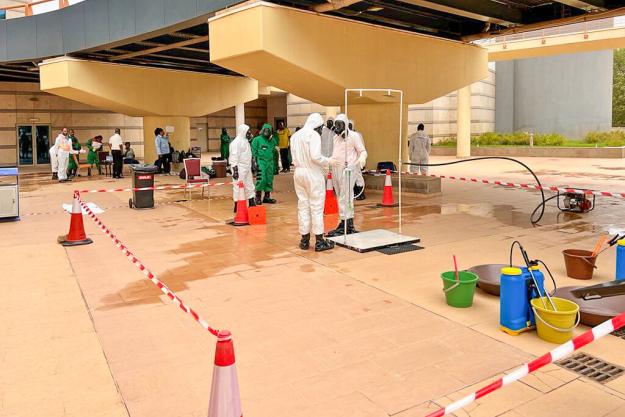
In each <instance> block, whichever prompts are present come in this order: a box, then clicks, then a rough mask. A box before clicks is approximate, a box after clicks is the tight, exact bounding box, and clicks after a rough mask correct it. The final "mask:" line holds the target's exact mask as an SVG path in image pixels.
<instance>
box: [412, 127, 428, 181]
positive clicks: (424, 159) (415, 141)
mask: <svg viewBox="0 0 625 417" xmlns="http://www.w3.org/2000/svg"><path fill="white" fill-rule="evenodd" d="M409 140H410V145H409V146H408V151H409V154H410V162H411V163H413V164H427V163H428V161H429V158H430V150H431V149H432V140H431V139H430V138H429V137H428V135H426V134H425V132H424V131H422V130H418V131H417V132H416V133H413V134H412V135H410V138H409ZM410 172H412V173H415V174H419V173H420V174H422V175H427V174H428V167H424V166H417V165H411V166H410Z"/></svg>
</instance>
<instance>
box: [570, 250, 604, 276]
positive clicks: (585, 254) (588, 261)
mask: <svg viewBox="0 0 625 417" xmlns="http://www.w3.org/2000/svg"><path fill="white" fill-rule="evenodd" d="M562 254H563V255H564V265H565V266H566V275H568V276H569V277H571V278H575V279H591V278H592V274H593V272H594V271H595V268H597V267H596V266H595V262H596V261H597V256H592V252H591V251H589V250H583V249H565V250H563V251H562Z"/></svg>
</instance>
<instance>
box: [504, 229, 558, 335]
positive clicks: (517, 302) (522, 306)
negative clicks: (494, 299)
mask: <svg viewBox="0 0 625 417" xmlns="http://www.w3.org/2000/svg"><path fill="white" fill-rule="evenodd" d="M514 245H518V247H519V250H520V252H521V255H522V256H523V261H524V262H525V266H523V267H520V268H519V267H516V266H513V265H512V252H513V250H514ZM539 264H542V265H543V266H544V267H545V270H546V271H547V273H549V276H550V277H551V280H552V281H553V286H554V291H555V286H556V282H555V280H554V278H553V275H551V271H549V268H548V267H547V265H545V263H544V262H543V261H541V260H540V259H537V260H530V259H529V257H528V255H527V252H526V251H525V249H523V246H522V245H521V243H520V242H518V241H514V242H513V243H512V245H511V246H510V266H508V267H506V268H503V269H502V270H501V292H500V298H499V324H500V326H501V327H500V328H501V330H503V331H504V332H506V333H508V334H511V335H518V334H520V333H522V332H524V331H526V330H530V329H534V328H535V327H536V321H535V318H534V313H533V312H532V308H531V305H530V300H531V299H534V298H538V297H545V296H546V299H547V300H548V302H549V303H550V304H551V307H552V308H553V309H554V310H556V306H555V304H554V303H553V300H552V299H551V294H549V293H548V292H547V291H545V276H544V275H543V273H542V271H541V270H540V265H539ZM541 299H542V300H543V301H542V302H543V304H545V298H541ZM545 308H546V304H545Z"/></svg>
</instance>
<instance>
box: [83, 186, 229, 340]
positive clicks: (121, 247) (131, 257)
mask: <svg viewBox="0 0 625 417" xmlns="http://www.w3.org/2000/svg"><path fill="white" fill-rule="evenodd" d="M74 196H75V198H77V199H78V202H79V203H80V206H81V207H82V208H83V209H84V210H85V212H86V213H87V215H88V216H89V217H91V219H92V220H93V221H94V222H95V224H97V225H98V227H99V228H100V229H101V230H102V231H103V232H104V233H105V234H106V235H107V236H108V237H109V238H110V239H111V240H112V241H113V243H115V246H116V247H117V248H118V249H119V250H120V251H121V252H122V253H123V254H124V255H126V258H127V259H128V260H129V261H130V262H131V263H132V264H133V265H134V266H136V267H137V268H138V269H139V270H140V271H141V272H143V275H145V276H146V277H147V278H148V279H149V280H150V281H152V283H154V285H156V286H157V287H158V288H159V289H160V290H161V291H162V292H163V294H165V295H166V296H167V297H169V299H170V300H172V301H173V302H175V303H176V304H178V306H179V307H180V309H181V310H182V311H184V312H185V313H187V314H188V315H190V316H191V317H193V319H194V320H195V321H196V322H197V323H199V324H200V326H202V327H203V328H204V330H207V331H208V332H210V333H211V334H212V335H214V336H217V337H219V330H216V329H213V328H212V327H211V326H209V325H208V323H207V322H206V321H205V320H204V319H202V318H201V317H200V316H199V315H198V314H197V313H196V312H195V311H194V310H193V309H192V308H190V307H188V306H187V305H186V304H185V303H184V302H183V301H182V300H181V299H180V298H179V297H178V296H177V295H176V294H175V293H174V292H173V291H172V290H170V289H169V288H168V287H167V285H165V284H164V283H163V282H162V281H161V280H159V279H158V278H157V277H156V275H154V274H153V273H152V272H150V270H149V269H148V268H147V267H146V266H145V265H144V264H143V263H141V261H140V260H139V259H137V257H136V256H135V255H134V254H133V253H132V252H131V251H130V250H129V249H128V248H127V247H126V245H124V244H123V243H122V242H121V241H120V240H119V239H118V238H117V237H116V236H115V235H114V234H113V233H112V232H111V231H110V230H109V228H108V227H106V226H105V225H104V223H102V221H101V220H100V219H98V217H97V216H96V215H95V214H94V213H93V212H92V211H91V209H90V208H89V206H87V204H86V203H85V202H84V201H83V200H82V198H80V194H79V192H78V191H76V192H75V193H74Z"/></svg>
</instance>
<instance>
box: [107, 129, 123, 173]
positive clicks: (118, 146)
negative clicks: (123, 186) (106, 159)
mask: <svg viewBox="0 0 625 417" xmlns="http://www.w3.org/2000/svg"><path fill="white" fill-rule="evenodd" d="M120 133H121V130H119V128H117V129H115V133H114V134H113V136H111V137H110V138H109V147H110V148H111V155H113V178H118V179H119V178H121V177H122V168H123V166H124V157H123V155H122V153H123V150H124V141H123V140H122V137H121V135H120Z"/></svg>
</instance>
